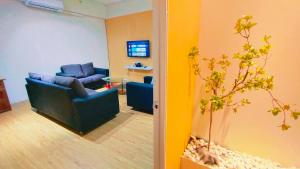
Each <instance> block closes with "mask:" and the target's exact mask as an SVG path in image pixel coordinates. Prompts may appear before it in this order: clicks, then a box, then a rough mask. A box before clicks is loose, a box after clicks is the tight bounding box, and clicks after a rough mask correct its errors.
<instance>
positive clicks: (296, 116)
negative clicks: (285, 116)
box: [292, 112, 300, 120]
mask: <svg viewBox="0 0 300 169" xmlns="http://www.w3.org/2000/svg"><path fill="white" fill-rule="evenodd" d="M299 116H300V112H292V117H293V118H294V119H295V120H297V119H298V117H299Z"/></svg>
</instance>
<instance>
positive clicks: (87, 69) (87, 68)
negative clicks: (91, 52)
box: [81, 62, 95, 77]
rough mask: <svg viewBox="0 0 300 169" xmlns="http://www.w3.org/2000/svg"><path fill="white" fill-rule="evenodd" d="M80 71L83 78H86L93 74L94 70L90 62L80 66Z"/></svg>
mask: <svg viewBox="0 0 300 169" xmlns="http://www.w3.org/2000/svg"><path fill="white" fill-rule="evenodd" d="M81 69H82V71H83V74H84V76H85V77H87V76H91V75H94V74H95V69H94V65H93V63H92V62H90V63H86V64H82V65H81Z"/></svg>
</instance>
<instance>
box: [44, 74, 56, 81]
mask: <svg viewBox="0 0 300 169" xmlns="http://www.w3.org/2000/svg"><path fill="white" fill-rule="evenodd" d="M41 80H42V81H44V82H48V83H54V82H55V77H54V76H51V75H41Z"/></svg>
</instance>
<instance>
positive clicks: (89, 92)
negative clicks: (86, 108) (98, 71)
mask: <svg viewBox="0 0 300 169" xmlns="http://www.w3.org/2000/svg"><path fill="white" fill-rule="evenodd" d="M85 91H86V92H87V93H88V95H93V94H97V92H96V91H95V90H92V89H89V88H85Z"/></svg>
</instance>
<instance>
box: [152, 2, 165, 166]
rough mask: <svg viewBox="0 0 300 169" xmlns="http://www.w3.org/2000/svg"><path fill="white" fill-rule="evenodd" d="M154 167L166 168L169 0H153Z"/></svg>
mask: <svg viewBox="0 0 300 169" xmlns="http://www.w3.org/2000/svg"><path fill="white" fill-rule="evenodd" d="M153 31H154V37H153V39H154V43H153V44H154V46H153V51H154V52H153V62H154V63H153V65H154V102H153V103H154V169H165V168H166V164H165V162H166V153H165V152H166V138H165V136H166V75H167V73H166V72H167V0H153Z"/></svg>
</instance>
